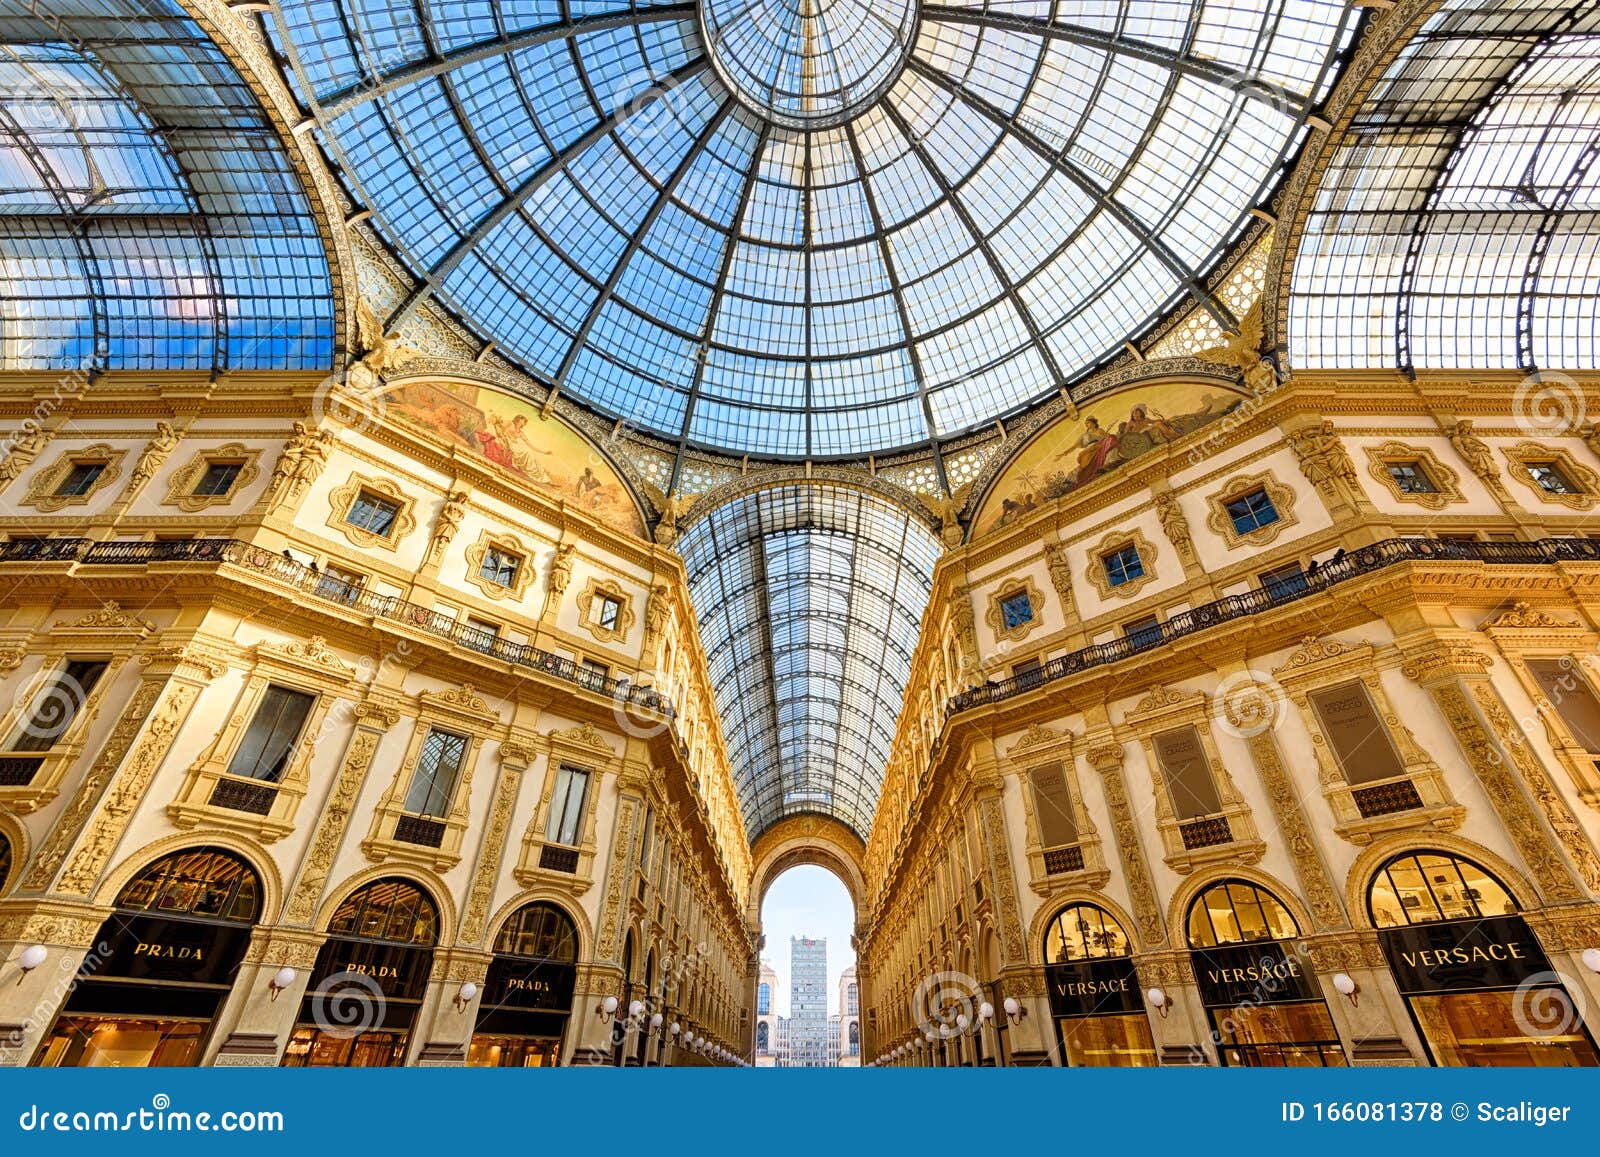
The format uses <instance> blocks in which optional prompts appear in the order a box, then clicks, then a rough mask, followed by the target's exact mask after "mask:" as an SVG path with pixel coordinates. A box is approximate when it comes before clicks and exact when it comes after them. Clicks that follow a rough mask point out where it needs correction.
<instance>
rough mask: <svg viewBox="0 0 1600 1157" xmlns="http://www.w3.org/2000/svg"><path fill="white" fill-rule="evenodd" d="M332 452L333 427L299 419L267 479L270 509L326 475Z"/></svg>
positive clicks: (285, 501) (286, 501)
mask: <svg viewBox="0 0 1600 1157" xmlns="http://www.w3.org/2000/svg"><path fill="white" fill-rule="evenodd" d="M332 453H333V431H332V430H319V429H317V428H316V427H315V426H313V425H311V424H310V423H308V422H296V423H295V424H294V436H293V437H292V438H290V439H289V440H288V441H287V442H285V443H284V446H283V451H282V453H280V454H279V455H278V461H277V463H276V464H275V465H274V466H273V468H272V478H271V480H270V481H269V482H268V483H267V492H266V494H265V495H264V496H263V499H264V501H265V502H266V504H267V507H268V509H269V510H277V509H278V508H279V507H281V506H284V505H287V504H288V503H291V502H296V501H298V500H299V498H300V496H301V495H302V494H304V493H305V492H306V491H307V490H308V489H310V487H311V484H312V483H313V482H315V481H316V480H317V479H318V478H320V477H322V472H323V470H325V469H326V468H327V465H328V458H329V456H330V455H331V454H332ZM356 545H358V546H359V545H362V544H360V543H357V544H356Z"/></svg>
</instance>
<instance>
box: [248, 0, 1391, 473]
mask: <svg viewBox="0 0 1600 1157" xmlns="http://www.w3.org/2000/svg"><path fill="white" fill-rule="evenodd" d="M272 11H273V19H271V20H269V21H268V27H269V31H270V32H271V34H272V35H273V36H274V38H275V39H276V41H277V43H278V46H279V48H280V50H281V52H282V54H283V56H284V58H285V59H286V60H287V61H288V65H289V69H290V72H291V73H292V76H291V79H292V81H293V83H294V84H295V86H296V88H297V91H298V92H299V94H300V96H301V98H302V100H304V101H306V103H307V104H308V106H309V107H310V108H311V111H312V113H313V115H314V116H315V117H316V118H317V120H318V122H319V125H320V131H321V134H322V140H323V143H324V146H325V147H326V148H327V149H328V151H329V153H330V154H331V155H332V156H333V158H334V159H335V160H336V162H337V163H338V164H339V166H340V168H341V170H342V172H343V175H344V177H345V179H346V180H347V181H349V182H350V183H351V184H352V186H353V190H354V192H355V193H356V195H357V196H358V197H359V198H360V199H361V200H362V201H363V202H364V203H365V204H366V205H367V206H368V207H370V208H371V210H372V212H373V217H372V220H373V222H374V223H375V225H376V227H377V228H378V229H379V231H380V232H381V234H382V235H383V236H384V238H385V239H386V240H387V241H388V242H389V243H390V244H391V245H392V246H393V247H394V249H395V250H396V251H397V252H398V254H399V255H400V256H401V257H402V259H403V260H404V261H405V262H406V263H407V264H408V265H409V267H410V269H411V270H412V272H413V273H414V275H415V282H416V288H415V290H414V292H412V293H411V295H410V296H409V297H408V298H407V300H406V301H405V302H404V304H403V305H402V306H401V307H400V308H399V309H397V310H395V311H394V312H393V314H392V316H391V317H390V319H389V322H390V325H391V326H395V325H398V324H400V322H402V321H403V320H404V319H405V318H406V317H407V316H409V315H410V314H411V313H412V312H413V311H414V310H415V309H416V308H417V306H418V305H419V304H420V303H421V302H423V301H425V300H428V299H429V298H437V299H438V300H439V301H441V302H443V303H444V304H446V305H448V306H449V307H450V308H451V309H452V310H454V311H455V312H456V313H457V314H458V315H459V316H461V317H462V318H463V319H465V320H466V321H467V322H468V323H470V324H471V325H473V326H474V327H476V328H477V329H478V330H479V332H481V334H482V335H483V336H484V337H485V339H492V340H493V341H494V342H496V343H497V347H498V348H499V349H500V350H501V351H502V352H504V353H505V354H506V355H508V356H510V357H513V358H515V359H517V360H519V361H520V362H521V363H522V364H523V365H524V366H525V367H526V368H527V369H529V370H530V371H531V372H532V373H534V374H536V375H537V376H539V377H541V378H544V379H546V380H548V381H550V382H552V383H554V384H556V385H558V386H559V387H560V388H561V389H562V390H563V391H564V392H565V393H567V394H568V395H571V396H573V397H576V398H579V399H581V400H583V401H585V402H587V403H588V404H589V405H591V406H592V407H594V408H595V409H597V410H599V411H601V412H603V413H605V414H608V415H610V416H613V417H617V418H622V419H625V420H627V421H629V422H630V423H633V424H635V425H637V426H639V427H641V428H643V429H646V430H649V431H652V432H654V433H656V434H659V435H662V436H664V437H666V438H668V439H671V440H675V441H677V442H678V443H679V444H680V445H692V446H698V447H704V448H709V449H715V450H722V451H729V452H735V453H741V454H743V453H749V454H755V455H761V456H771V457H786V458H802V457H808V458H827V457H838V458H849V457H859V456H862V455H864V454H867V453H871V452H882V451H886V450H890V449H895V448H901V447H908V446H913V445H917V444H922V443H926V442H929V441H934V442H937V441H939V440H942V439H945V438H947V437H950V436H953V435H957V434H960V433H962V432H964V431H967V430H969V429H972V428H974V427H977V426H980V425H983V424H985V423H987V422H989V421H991V420H993V419H994V418H996V417H999V416H1003V415H1006V414H1008V413H1012V412H1014V411H1017V410H1019V409H1022V408H1024V407H1027V406H1029V405H1031V404H1032V403H1034V402H1037V401H1038V400H1039V399H1041V398H1043V397H1046V396H1048V395H1050V394H1052V393H1054V392H1055V391H1056V390H1057V389H1059V388H1060V387H1061V386H1062V385H1063V384H1064V383H1065V382H1068V381H1070V380H1072V379H1074V378H1075V377H1077V376H1079V375H1081V374H1082V373H1084V372H1086V371H1087V370H1089V369H1090V368H1092V367H1093V366H1094V365H1096V364H1098V363H1099V362H1101V361H1103V360H1104V359H1105V358H1106V357H1108V356H1110V355H1112V354H1115V353H1116V352H1117V351H1119V350H1120V349H1121V347H1122V345H1123V343H1124V342H1125V341H1127V340H1128V339H1129V338H1130V337H1131V336H1133V335H1136V334H1137V333H1138V332H1140V331H1141V330H1142V329H1143V328H1145V327H1147V326H1148V325H1150V324H1151V323H1152V322H1153V321H1155V320H1157V319H1158V318H1160V317H1161V316H1163V315H1164V314H1165V312H1166V311H1167V310H1169V309H1170V308H1171V307H1173V306H1174V305H1175V304H1177V303H1179V302H1182V301H1185V300H1186V299H1187V300H1199V301H1201V302H1202V303H1203V304H1205V305H1206V306H1208V307H1209V308H1211V309H1212V310H1213V311H1214V312H1216V313H1218V314H1219V315H1224V316H1221V317H1220V320H1222V321H1224V322H1225V323H1231V322H1232V319H1231V318H1228V317H1226V316H1225V311H1223V310H1222V309H1221V307H1220V306H1218V305H1216V303H1215V302H1214V301H1212V300H1211V299H1210V298H1209V296H1207V295H1206V294H1205V292H1204V291H1203V289H1202V287H1201V279H1202V275H1203V274H1204V272H1205V271H1206V270H1207V269H1208V267H1209V266H1210V265H1212V264H1213V263H1214V262H1215V260H1216V259H1217V258H1218V256H1219V255H1220V254H1221V252H1222V251H1223V250H1224V249H1225V248H1226V246H1227V245H1228V244H1229V243H1230V242H1231V241H1232V239H1234V238H1235V237H1237V236H1238V234H1239V232H1240V231H1241V229H1242V228H1243V225H1244V223H1245V221H1246V218H1247V215H1248V212H1249V210H1250V209H1251V208H1252V207H1253V206H1255V205H1256V204H1258V203H1259V202H1260V201H1261V200H1262V199H1263V197H1264V196H1265V195H1266V193H1267V192H1268V191H1270V190H1271V189H1272V188H1274V187H1275V186H1276V183H1277V182H1278V180H1279V179H1280V177H1281V173H1282V169H1283V166H1284V164H1285V161H1286V159H1287V158H1289V157H1290V156H1291V155H1292V154H1293V152H1294V151H1295V150H1296V149H1297V148H1298V145H1299V142H1300V140H1301V138H1302V136H1303V134H1304V132H1305V127H1304V121H1305V116H1306V115H1307V112H1308V110H1309V109H1311V108H1313V107H1315V106H1316V104H1317V102H1318V101H1319V100H1320V99H1321V98H1322V96H1323V95H1324V94H1325V93H1326V91H1327V90H1328V88H1329V87H1330V86H1331V83H1332V81H1333V79H1334V74H1335V72H1336V69H1337V61H1338V57H1339V52H1340V50H1341V49H1342V47H1343V46H1344V45H1345V44H1347V43H1348V41H1349V39H1350V36H1351V34H1352V31H1353V28H1354V24H1355V22H1356V21H1357V20H1358V19H1359V14H1358V11H1357V9H1356V8H1355V7H1354V6H1349V5H1346V4H1344V3H1338V2H1333V0H1296V2H1294V3H1289V2H1287V0H1205V2H1202V0H1174V2H1172V3H1165V4H1161V5H1152V4H1145V3H1133V2H1132V0H1100V2H1095V0H1077V2H1067V0H1059V2H1055V3H1050V2H1039V0H1035V2H1023V0H1013V2H1009V3H1002V2H999V0H992V2H982V3H975V4H974V3H967V4H961V3H938V4H934V3H923V4H920V5H917V4H915V3H912V2H911V0H897V2H891V3H888V4H880V3H878V2H876V0H873V2H872V3H870V4H869V3H868V0H745V2H744V3H743V4H741V5H734V4H732V3H729V2H727V0H700V3H699V4H692V3H681V2H677V3H674V2H665V3H653V4H652V3H643V2H639V0H633V2H625V0H610V2H606V0H598V2H593V3H576V2H571V0H502V2H496V3H492V2H490V0H404V2H403V3H401V2H400V0H315V2H313V0H277V2H276V3H274V5H273V9H272ZM703 30H707V31H709V32H710V34H711V35H712V42H711V49H710V51H709V53H708V51H707V47H706V38H705V37H706V31H703ZM902 38H904V40H903V41H902Z"/></svg>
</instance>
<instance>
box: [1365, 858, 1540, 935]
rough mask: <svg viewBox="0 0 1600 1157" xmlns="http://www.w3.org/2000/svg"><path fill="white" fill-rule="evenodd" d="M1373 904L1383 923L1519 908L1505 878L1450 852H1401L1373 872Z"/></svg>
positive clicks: (1370, 897) (1479, 916) (1467, 916)
mask: <svg viewBox="0 0 1600 1157" xmlns="http://www.w3.org/2000/svg"><path fill="white" fill-rule="evenodd" d="M1367 903H1368V905H1369V906H1370V911H1371V912H1372V922H1373V924H1375V925H1376V926H1377V927H1379V928H1396V927H1400V926H1401V925H1405V924H1431V923H1433V922H1435V921H1439V920H1465V919H1483V918H1484V917H1489V916H1514V915H1516V913H1517V902H1516V901H1515V900H1513V899H1512V898H1511V893H1509V892H1507V891H1506V890H1505V888H1504V886H1503V885H1501V883H1500V881H1499V880H1496V879H1495V878H1494V877H1493V876H1491V875H1490V874H1489V873H1488V872H1485V871H1484V870H1483V869H1482V868H1480V867H1478V865H1477V864H1474V863H1473V862H1472V861H1471V860H1463V859H1461V858H1459V857H1457V856H1452V855H1448V854H1446V853H1444V852H1407V853H1406V854H1405V855H1403V856H1396V857H1395V858H1394V859H1392V860H1390V861H1389V862H1388V863H1387V864H1385V865H1384V866H1383V867H1382V868H1381V869H1379V871H1378V874H1377V875H1376V876H1374V877H1373V879H1372V888H1371V890H1370V891H1369V892H1368V894H1367Z"/></svg>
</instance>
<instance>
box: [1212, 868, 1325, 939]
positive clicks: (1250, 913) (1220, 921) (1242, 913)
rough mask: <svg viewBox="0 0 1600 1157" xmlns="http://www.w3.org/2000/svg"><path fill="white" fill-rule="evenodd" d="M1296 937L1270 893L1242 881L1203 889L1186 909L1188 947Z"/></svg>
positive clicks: (1289, 920)
mask: <svg viewBox="0 0 1600 1157" xmlns="http://www.w3.org/2000/svg"><path fill="white" fill-rule="evenodd" d="M1299 934H1300V928H1299V926H1298V925H1297V924H1295V922H1294V917H1293V916H1291V915H1290V914H1289V910H1288V909H1287V908H1285V907H1284V906H1283V904H1282V903H1281V902H1280V901H1279V900H1278V898H1277V897H1276V896H1274V895H1273V894H1272V893H1271V892H1268V891H1266V890H1265V889H1263V888H1258V887H1256V886H1255V885H1254V884H1252V883H1249V882H1248V881H1245V880H1223V881H1222V882H1221V883H1218V884H1213V885H1212V886H1211V887H1210V888H1207V889H1206V890H1205V891H1204V892H1203V893H1201V895H1200V896H1199V898H1198V899H1196V900H1195V902H1194V903H1193V904H1192V905H1191V906H1190V908H1189V947H1191V948H1215V947H1218V946H1219V945H1226V944H1249V943H1252V942H1254V941H1258V940H1293V939H1294V938H1295V937H1296V936H1298V935H1299Z"/></svg>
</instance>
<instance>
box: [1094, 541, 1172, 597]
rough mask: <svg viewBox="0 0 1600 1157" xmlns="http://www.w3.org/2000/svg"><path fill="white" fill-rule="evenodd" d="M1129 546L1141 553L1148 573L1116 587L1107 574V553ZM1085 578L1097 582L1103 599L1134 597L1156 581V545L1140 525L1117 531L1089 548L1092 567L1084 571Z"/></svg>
mask: <svg viewBox="0 0 1600 1157" xmlns="http://www.w3.org/2000/svg"><path fill="white" fill-rule="evenodd" d="M1125 546H1131V547H1133V549H1134V550H1135V551H1136V552H1137V553H1138V555H1139V565H1140V566H1141V567H1142V568H1143V569H1144V574H1142V575H1140V576H1139V577H1138V578H1136V579H1129V580H1128V581H1127V582H1125V583H1123V584H1122V585H1121V586H1112V585H1111V577H1110V576H1109V575H1107V574H1106V556H1107V555H1109V554H1112V553H1114V552H1115V551H1118V550H1121V549H1122V548H1123V547H1125ZM1084 577H1085V578H1087V579H1088V580H1089V581H1090V582H1091V583H1093V584H1094V587H1095V589H1096V590H1097V591H1099V592H1100V597H1101V598H1102V599H1105V600H1110V599H1130V598H1132V597H1133V596H1134V595H1136V594H1138V593H1139V591H1140V590H1142V589H1143V588H1144V587H1146V586H1148V585H1149V584H1150V583H1152V582H1154V581H1155V578H1156V548H1155V547H1154V546H1153V545H1151V542H1150V540H1149V539H1148V538H1146V537H1145V536H1144V533H1143V532H1142V531H1140V530H1139V529H1138V528H1137V527H1135V528H1134V529H1132V530H1114V531H1112V532H1111V533H1110V534H1108V535H1106V536H1105V537H1104V538H1102V539H1101V540H1100V541H1099V542H1098V543H1097V544H1095V545H1094V546H1093V547H1091V548H1090V549H1089V569H1088V570H1086V571H1085V572H1084Z"/></svg>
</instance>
